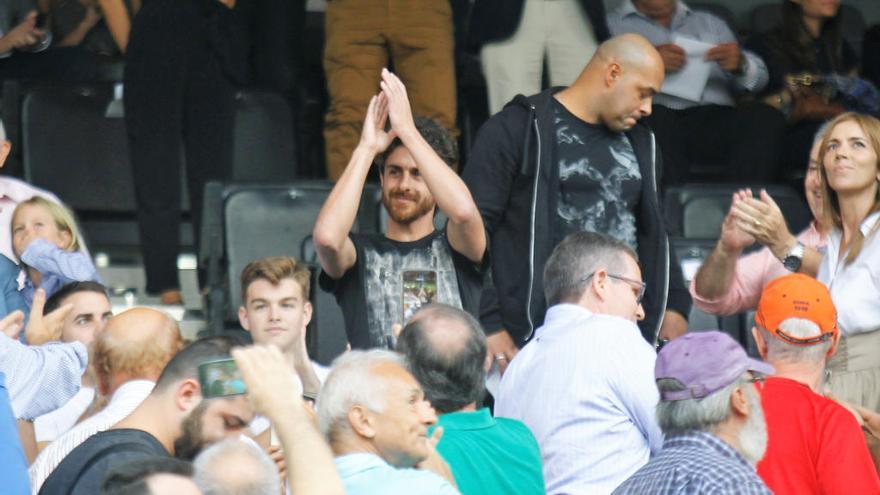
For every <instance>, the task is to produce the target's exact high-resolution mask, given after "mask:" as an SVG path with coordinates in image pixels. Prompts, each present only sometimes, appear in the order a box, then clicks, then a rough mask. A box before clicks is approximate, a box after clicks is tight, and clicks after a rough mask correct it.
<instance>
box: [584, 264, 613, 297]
mask: <svg viewBox="0 0 880 495" xmlns="http://www.w3.org/2000/svg"><path fill="white" fill-rule="evenodd" d="M587 289H588V290H592V291H593V293H595V294H596V297H598V298H599V300H600V301H604V300H605V299H606V298H607V297H608V295H607V294H608V270H606V269H605V268H600V269H598V270H596V271H595V272H593V276H592V277H591V278H590V287H587Z"/></svg>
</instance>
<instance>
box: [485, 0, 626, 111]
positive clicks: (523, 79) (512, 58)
mask: <svg viewBox="0 0 880 495" xmlns="http://www.w3.org/2000/svg"><path fill="white" fill-rule="evenodd" d="M627 1H629V0H627ZM595 51H596V36H595V34H594V33H593V26H592V25H591V24H590V20H589V18H588V17H587V13H586V12H584V9H583V7H581V5H580V2H578V0H526V2H525V5H523V13H522V18H521V19H520V23H519V26H518V27H517V29H516V32H514V34H513V36H511V37H510V38H507V39H505V40H501V41H496V42H492V43H486V44H485V45H483V48H482V50H481V52H480V59H481V60H482V63H483V74H484V75H485V76H486V86H487V89H488V93H489V114H490V115H492V114H495V113H498V112H499V111H501V109H502V108H503V107H504V105H505V104H507V102H509V101H510V100H512V99H513V97H514V96H516V95H517V94H520V93H522V94H524V95H526V96H529V95H533V94H535V93H538V92H540V91H541V73H542V72H543V68H544V57H545V56H546V57H547V67H548V70H549V76H550V85H551V86H568V85H570V84H571V83H573V82H574V80H575V79H577V76H578V75H579V74H580V73H581V71H582V70H583V69H584V67H585V66H586V65H587V62H588V61H589V60H590V58H591V57H592V56H593V53H594V52H595Z"/></svg>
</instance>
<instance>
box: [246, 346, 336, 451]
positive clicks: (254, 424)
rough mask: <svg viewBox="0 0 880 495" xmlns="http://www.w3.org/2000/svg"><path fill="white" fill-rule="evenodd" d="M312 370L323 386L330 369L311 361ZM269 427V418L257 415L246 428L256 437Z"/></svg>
mask: <svg viewBox="0 0 880 495" xmlns="http://www.w3.org/2000/svg"><path fill="white" fill-rule="evenodd" d="M312 369H314V370H315V376H317V377H318V383H321V384H323V383H324V380H326V379H327V375H328V374H329V373H330V368H328V367H326V366H321V365H320V364H318V363H316V362H314V361H312ZM293 377H294V378H296V379H297V380H299V375H297V374H296V373H294V374H293ZM270 426H272V425H271V424H270V423H269V418H267V417H265V416H261V415H259V414H257V415H256V416H254V419H252V420H251V424H250V425H249V426H248V431H250V433H251V435H253V436H255V437H256V436H259V435H260V434H262V433H263V432H264V431H266V430H268V429H269V427H270Z"/></svg>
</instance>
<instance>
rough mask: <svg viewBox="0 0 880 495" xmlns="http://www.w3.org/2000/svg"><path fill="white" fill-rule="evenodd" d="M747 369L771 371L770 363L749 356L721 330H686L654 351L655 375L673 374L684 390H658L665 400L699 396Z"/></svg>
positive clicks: (705, 394) (662, 376)
mask: <svg viewBox="0 0 880 495" xmlns="http://www.w3.org/2000/svg"><path fill="white" fill-rule="evenodd" d="M746 371H753V372H756V373H760V374H762V375H772V374H773V367H772V366H770V365H769V364H767V363H764V362H761V361H758V360H757V359H752V358H750V357H749V356H748V355H746V351H744V350H743V348H742V346H740V345H739V343H737V342H736V341H735V340H733V339H732V338H730V336H729V335H727V334H726V333H724V332H720V331H718V330H710V331H707V332H693V333H686V334H684V335H682V336H681V337H678V338H677V339H675V340H673V341H671V342H669V343H668V344H666V346H664V347H663V349H661V350H660V353H659V354H658V355H657V363H656V365H655V366H654V379H656V380H660V379H661V378H673V379H675V380H678V381H680V382H681V383H682V384H683V385H684V386H685V389H684V390H676V391H672V390H667V391H662V392H660V399H661V400H666V401H672V400H685V399H702V398H703V397H706V396H707V395H710V394H712V393H713V392H717V391H718V390H721V389H722V388H724V387H726V386H728V385H730V384H731V383H734V382H735V381H737V380H738V379H739V378H740V377H741V376H742V374H743V373H745V372H746Z"/></svg>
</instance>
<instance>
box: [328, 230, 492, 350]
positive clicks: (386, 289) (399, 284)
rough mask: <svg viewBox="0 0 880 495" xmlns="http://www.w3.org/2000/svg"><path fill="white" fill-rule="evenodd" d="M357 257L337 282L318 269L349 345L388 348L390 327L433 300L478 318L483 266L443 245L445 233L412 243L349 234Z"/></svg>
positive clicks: (374, 236)
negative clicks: (338, 311)
mask: <svg viewBox="0 0 880 495" xmlns="http://www.w3.org/2000/svg"><path fill="white" fill-rule="evenodd" d="M350 237H351V240H352V243H353V244H354V247H355V250H356V251H357V260H356V261H355V264H354V266H352V267H351V268H349V269H348V271H347V272H345V274H344V275H343V276H342V278H340V279H338V280H334V279H332V278H330V276H328V275H327V274H326V273H324V272H321V276H320V278H319V283H320V285H321V288H322V289H323V290H325V291H327V292H331V293H333V294H334V295H335V296H336V301H337V302H338V303H339V306H340V307H341V308H342V314H343V317H344V319H345V332H346V334H347V335H348V341H349V343H350V344H351V347H352V348H353V349H370V348H374V347H379V348H393V347H394V338H393V336H392V333H391V326H392V325H394V324H401V325H403V324H405V323H406V321H407V319H409V317H410V316H412V314H413V313H414V312H415V311H416V310H417V309H418V308H419V307H420V306H422V305H424V304H427V303H430V302H439V303H445V304H449V305H451V306H455V307H457V308H461V309H464V310H465V311H467V312H468V313H470V314H472V315H474V317H479V309H480V292H481V289H482V285H483V283H482V282H483V267H482V265H481V264H479V263H474V262H472V261H471V260H469V259H467V257H465V256H464V255H462V254H461V253H458V252H457V251H455V250H454V249H452V246H450V245H449V240H448V239H447V237H446V231H445V230H440V231H435V232H433V233H432V234H431V235H429V236H427V237H424V238H422V239H419V240H417V241H412V242H398V241H394V240H391V239H388V238H387V237H385V236H383V235H375V234H373V235H360V234H351V235H350Z"/></svg>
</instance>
